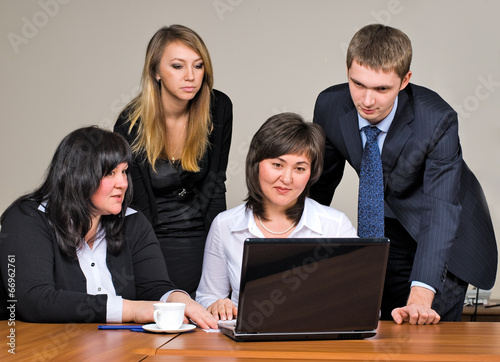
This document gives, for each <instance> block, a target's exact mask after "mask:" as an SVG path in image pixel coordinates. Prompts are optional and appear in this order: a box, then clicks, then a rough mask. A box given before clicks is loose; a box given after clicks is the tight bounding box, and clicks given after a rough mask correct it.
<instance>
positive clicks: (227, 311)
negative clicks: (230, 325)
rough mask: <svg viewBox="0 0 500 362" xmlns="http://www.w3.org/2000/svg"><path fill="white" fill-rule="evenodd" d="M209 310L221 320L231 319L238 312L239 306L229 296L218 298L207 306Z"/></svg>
mask: <svg viewBox="0 0 500 362" xmlns="http://www.w3.org/2000/svg"><path fill="white" fill-rule="evenodd" d="M207 311H208V313H210V314H212V315H213V316H214V317H215V318H217V319H218V320H221V321H230V320H232V319H233V318H236V316H237V314H238V308H236V306H235V305H234V304H233V302H231V300H230V299H228V298H224V299H218V300H217V301H216V302H215V303H213V304H212V305H210V306H209V307H208V308H207Z"/></svg>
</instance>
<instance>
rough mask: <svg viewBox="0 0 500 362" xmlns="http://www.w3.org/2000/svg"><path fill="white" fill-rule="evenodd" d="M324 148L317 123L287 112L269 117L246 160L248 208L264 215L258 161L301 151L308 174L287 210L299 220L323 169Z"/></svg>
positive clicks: (252, 142) (321, 133)
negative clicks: (300, 192)
mask: <svg viewBox="0 0 500 362" xmlns="http://www.w3.org/2000/svg"><path fill="white" fill-rule="evenodd" d="M324 148H325V134H324V132H323V129H322V128H321V127H320V126H319V125H317V124H315V123H311V122H306V121H304V119H303V118H302V117H301V116H300V115H298V114H296V113H290V112H287V113H280V114H276V115H274V116H272V117H270V118H269V119H268V120H267V121H266V122H264V124H263V125H262V126H261V127H260V128H259V130H258V131H257V133H255V135H254V136H253V138H252V141H251V142H250V148H249V150H248V154H247V159H246V183H247V188H248V196H247V198H246V201H247V208H249V209H251V210H252V211H253V212H254V214H256V215H257V216H260V217H261V218H263V219H265V218H266V216H265V210H264V207H263V203H262V201H263V198H264V194H263V192H262V189H261V187H260V183H259V163H260V162H261V161H263V160H265V159H268V158H276V157H280V156H283V155H287V154H304V155H306V156H307V157H308V158H309V161H310V162H311V176H310V178H309V182H308V183H307V186H306V188H305V189H304V191H303V192H302V194H301V195H300V196H299V198H298V199H297V203H296V204H295V205H294V206H293V207H291V208H290V209H289V210H287V215H288V217H289V218H290V219H291V220H293V221H295V222H298V221H299V220H300V217H301V216H302V211H303V209H304V202H305V198H306V196H307V195H308V193H309V188H310V186H311V185H312V184H313V183H315V182H316V181H317V180H318V179H319V177H320V175H321V172H322V170H323V154H324Z"/></svg>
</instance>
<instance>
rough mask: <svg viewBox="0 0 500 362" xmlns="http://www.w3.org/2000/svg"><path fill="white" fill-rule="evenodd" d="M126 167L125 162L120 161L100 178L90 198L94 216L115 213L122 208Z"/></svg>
mask: <svg viewBox="0 0 500 362" xmlns="http://www.w3.org/2000/svg"><path fill="white" fill-rule="evenodd" d="M127 169H128V165H127V163H126V162H122V163H120V164H119V165H118V166H116V167H115V168H114V169H113V171H111V172H110V173H109V174H108V175H106V176H104V177H103V178H102V179H101V183H100V185H99V188H98V189H97V191H96V192H95V193H94V194H93V195H92V196H91V198H90V201H91V202H92V205H94V208H95V210H93V213H92V214H93V215H94V216H102V215H111V214H112V215H116V214H118V213H119V212H120V211H121V210H122V202H123V199H124V197H125V191H127V187H128V180H127Z"/></svg>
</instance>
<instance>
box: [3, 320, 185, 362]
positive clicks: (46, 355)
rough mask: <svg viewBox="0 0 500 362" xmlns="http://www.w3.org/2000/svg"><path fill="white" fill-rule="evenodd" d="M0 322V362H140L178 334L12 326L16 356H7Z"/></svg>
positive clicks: (6, 333)
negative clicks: (6, 361) (13, 327)
mask: <svg viewBox="0 0 500 362" xmlns="http://www.w3.org/2000/svg"><path fill="white" fill-rule="evenodd" d="M7 323H8V322H7V321H0V325H1V327H0V336H1V338H2V343H1V347H0V348H1V349H0V361H5V360H10V359H9V358H11V359H12V361H34V362H38V361H107V362H114V361H124V362H128V361H141V360H142V359H144V358H145V357H147V356H148V355H154V354H156V350H157V349H158V348H159V347H161V346H162V345H164V344H165V343H167V342H168V341H170V340H171V339H172V338H175V337H176V336H177V334H153V333H140V332H131V331H129V330H98V329H97V326H98V324H64V323H61V324H44V323H23V322H19V321H16V325H15V352H16V354H15V355H12V354H11V353H9V352H8V350H9V349H10V346H9V345H7V344H6V343H5V342H6V341H7V342H9V340H8V338H6V337H5V336H9V334H10V328H11V327H9V326H8V325H7Z"/></svg>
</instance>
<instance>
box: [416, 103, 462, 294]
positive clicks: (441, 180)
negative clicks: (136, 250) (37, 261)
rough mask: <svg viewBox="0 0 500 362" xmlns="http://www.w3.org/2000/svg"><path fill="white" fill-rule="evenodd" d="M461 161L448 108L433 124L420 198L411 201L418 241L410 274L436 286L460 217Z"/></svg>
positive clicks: (454, 117)
mask: <svg viewBox="0 0 500 362" xmlns="http://www.w3.org/2000/svg"><path fill="white" fill-rule="evenodd" d="M414 152H418V148H415V151H414ZM415 156H416V154H415ZM462 163H463V160H462V153H461V148H460V144H459V138H458V120H457V115H456V113H455V112H454V111H449V112H447V113H445V114H444V115H443V116H442V117H441V119H440V120H439V121H438V123H437V124H436V126H435V129H434V130H433V137H432V138H431V139H430V140H429V148H428V151H427V153H426V156H425V162H424V172H423V180H422V188H421V202H420V203H419V205H415V206H416V208H417V209H418V212H420V213H421V216H420V225H419V227H418V230H419V235H418V237H417V243H418V245H417V250H416V255H415V259H414V263H413V269H412V273H411V277H410V278H411V280H415V281H420V282H423V283H426V284H429V285H431V286H433V287H434V288H436V289H437V290H441V287H442V283H443V282H444V275H445V274H446V272H447V263H448V261H449V259H450V251H451V248H452V246H453V242H454V239H455V236H456V233H457V229H458V225H459V221H460V212H461V209H462V208H461V206H460V202H459V191H460V178H461V169H462Z"/></svg>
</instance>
